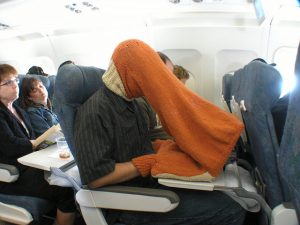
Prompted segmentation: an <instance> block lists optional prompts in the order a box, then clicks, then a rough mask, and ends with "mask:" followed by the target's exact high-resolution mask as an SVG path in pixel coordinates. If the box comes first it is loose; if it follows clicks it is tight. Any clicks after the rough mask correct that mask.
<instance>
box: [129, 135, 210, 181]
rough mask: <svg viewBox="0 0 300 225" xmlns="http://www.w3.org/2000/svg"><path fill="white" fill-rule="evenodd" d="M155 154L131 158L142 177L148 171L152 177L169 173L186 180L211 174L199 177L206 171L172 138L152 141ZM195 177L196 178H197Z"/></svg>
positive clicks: (207, 177) (200, 178) (208, 178)
mask: <svg viewBox="0 0 300 225" xmlns="http://www.w3.org/2000/svg"><path fill="white" fill-rule="evenodd" d="M153 148H154V149H155V151H156V154H151V155H144V156H140V157H137V158H134V159H132V163H133V165H134V166H135V167H136V168H137V169H138V171H139V172H140V174H141V175H142V176H143V177H146V176H148V175H149V174H150V173H151V175H152V176H153V177H159V176H160V175H162V174H170V175H171V176H173V175H174V177H178V178H179V177H181V178H185V179H186V180H188V179H189V178H188V177H190V178H191V177H194V178H195V177H198V178H199V180H205V179H207V180H210V179H211V178H212V177H211V176H205V177H200V176H201V175H202V174H204V173H206V172H207V171H206V170H205V169H204V168H203V167H202V166H201V165H200V164H199V163H198V162H196V161H195V160H194V159H192V158H191V157H190V156H189V155H187V154H186V153H184V152H183V151H181V150H180V148H179V147H178V145H177V144H176V143H175V142H174V141H172V140H159V141H155V142H154V143H153ZM198 178H197V179H198Z"/></svg>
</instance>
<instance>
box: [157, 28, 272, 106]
mask: <svg viewBox="0 0 300 225" xmlns="http://www.w3.org/2000/svg"><path fill="white" fill-rule="evenodd" d="M268 34H269V27H268V26H266V27H244V28H241V27H234V26H230V27H217V26H215V27H190V28H187V27H185V28H183V27H155V28H152V35H151V37H152V38H153V40H152V43H153V46H154V48H156V49H157V50H164V51H171V50H172V49H173V50H176V51H179V50H180V49H194V50H195V51H197V52H198V53H199V54H200V55H201V59H200V60H198V61H197V63H198V64H200V65H196V68H193V67H194V66H193V65H191V67H190V70H192V71H193V73H195V74H196V75H195V85H194V86H195V87H196V90H195V91H196V92H197V93H198V94H200V95H201V96H202V97H204V98H206V99H207V100H209V101H211V102H213V103H215V104H217V105H221V102H220V98H221V81H222V77H223V75H224V74H225V73H228V72H229V71H228V70H236V69H238V68H240V66H241V65H245V64H247V63H248V62H249V61H251V60H252V59H254V58H257V57H261V58H266V57H267V41H268ZM222 51H229V52H231V53H230V54H229V52H227V53H228V54H225V55H226V57H225V55H224V53H223V54H222ZM245 53H246V54H245ZM176 63H177V64H183V63H185V62H181V60H180V58H178V60H177V59H176ZM200 89H201V90H200Z"/></svg>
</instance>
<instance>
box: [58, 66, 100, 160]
mask: <svg viewBox="0 0 300 225" xmlns="http://www.w3.org/2000/svg"><path fill="white" fill-rule="evenodd" d="M104 72H105V71H104V70H102V69H99V68H96V67H85V66H77V65H74V64H67V65H65V66H63V67H61V68H60V69H59V70H58V73H57V78H56V82H55V90H54V100H53V105H54V109H55V113H56V114H57V116H58V119H59V122H60V125H61V128H62V130H63V133H64V135H65V137H66V141H67V143H68V145H69V148H70V150H71V152H72V154H73V156H74V158H75V159H76V153H75V149H74V143H73V125H74V119H75V116H76V111H77V108H78V107H79V106H80V105H81V104H82V103H84V102H85V101H86V100H87V99H88V98H89V97H90V96H91V95H92V94H93V93H95V92H96V91H97V90H98V89H99V88H100V87H101V86H103V83H102V79H101V77H102V75H103V73H104Z"/></svg>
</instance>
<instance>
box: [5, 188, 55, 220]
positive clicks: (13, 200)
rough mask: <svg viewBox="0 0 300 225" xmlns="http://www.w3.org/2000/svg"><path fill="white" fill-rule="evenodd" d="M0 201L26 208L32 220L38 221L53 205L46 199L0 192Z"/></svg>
mask: <svg viewBox="0 0 300 225" xmlns="http://www.w3.org/2000/svg"><path fill="white" fill-rule="evenodd" d="M0 202H2V203H4V204H10V205H16V206H19V207H21V208H24V209H26V210H27V211H28V212H30V214H31V215H32V218H33V220H34V221H39V220H40V219H41V217H42V216H43V215H44V214H45V213H47V212H49V210H50V209H52V208H53V207H54V205H53V204H51V203H50V202H49V201H47V200H44V199H41V198H36V197H30V196H17V195H6V194H0Z"/></svg>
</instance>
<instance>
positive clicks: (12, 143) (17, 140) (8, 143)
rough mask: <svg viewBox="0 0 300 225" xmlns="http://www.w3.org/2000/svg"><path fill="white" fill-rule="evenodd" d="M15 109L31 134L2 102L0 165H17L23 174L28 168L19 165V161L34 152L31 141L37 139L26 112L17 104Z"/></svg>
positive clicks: (0, 114) (0, 109)
mask: <svg viewBox="0 0 300 225" xmlns="http://www.w3.org/2000/svg"><path fill="white" fill-rule="evenodd" d="M14 107H15V109H16V111H17V112H18V114H19V116H20V117H21V118H22V120H23V122H24V123H25V125H26V127H27V129H28V132H29V134H28V133H27V132H26V130H25V128H24V127H23V126H22V124H21V123H20V122H19V120H18V119H17V118H16V117H15V116H14V115H13V114H12V113H11V112H10V111H9V110H8V109H7V108H6V106H4V105H3V104H2V103H1V102H0V163H7V164H11V165H15V166H16V167H17V168H18V169H19V170H20V172H21V171H22V170H23V169H25V168H26V167H25V166H23V165H21V164H20V163H18V161H17V159H18V158H19V157H22V156H24V155H27V154H29V153H31V152H32V151H33V150H32V144H31V142H30V140H32V139H35V135H34V132H33V130H32V127H31V124H30V119H29V117H28V115H27V114H26V112H25V111H24V110H22V109H21V108H19V107H18V106H17V105H16V104H14Z"/></svg>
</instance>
